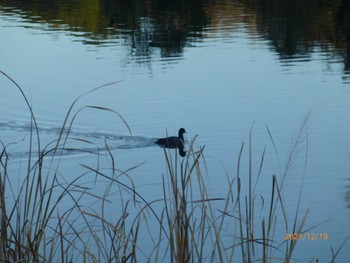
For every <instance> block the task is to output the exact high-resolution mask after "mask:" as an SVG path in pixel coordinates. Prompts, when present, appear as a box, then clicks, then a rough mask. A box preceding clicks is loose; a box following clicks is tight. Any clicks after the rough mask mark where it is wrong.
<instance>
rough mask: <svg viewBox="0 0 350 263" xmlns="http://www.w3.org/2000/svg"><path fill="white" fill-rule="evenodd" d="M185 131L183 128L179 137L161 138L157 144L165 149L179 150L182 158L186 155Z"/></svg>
mask: <svg viewBox="0 0 350 263" xmlns="http://www.w3.org/2000/svg"><path fill="white" fill-rule="evenodd" d="M185 132H186V131H185V129H184V128H181V129H180V130H179V135H178V136H177V137H176V136H170V137H166V138H161V139H158V140H157V141H155V143H156V144H158V145H160V146H162V147H164V148H172V149H179V153H180V155H181V156H182V157H184V156H185V155H186V152H185V151H184V141H185V140H184V135H183V134H184V133H185Z"/></svg>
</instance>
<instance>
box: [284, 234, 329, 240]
mask: <svg viewBox="0 0 350 263" xmlns="http://www.w3.org/2000/svg"><path fill="white" fill-rule="evenodd" d="M328 238H329V236H328V233H300V234H298V233H286V235H285V240H327V239H328Z"/></svg>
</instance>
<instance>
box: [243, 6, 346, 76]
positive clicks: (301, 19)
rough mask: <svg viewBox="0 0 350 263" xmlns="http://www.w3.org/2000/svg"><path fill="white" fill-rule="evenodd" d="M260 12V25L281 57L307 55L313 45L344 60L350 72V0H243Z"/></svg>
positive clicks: (306, 56) (258, 17) (261, 30)
mask: <svg viewBox="0 0 350 263" xmlns="http://www.w3.org/2000/svg"><path fill="white" fill-rule="evenodd" d="M243 3H246V6H247V8H249V9H250V10H251V11H252V12H255V13H256V14H257V19H256V24H257V29H258V31H259V32H260V34H262V35H263V36H264V37H265V38H266V39H268V40H270V41H271V44H272V46H273V47H274V49H275V50H276V51H277V52H278V54H279V55H280V57H281V58H296V57H303V58H308V57H309V56H310V54H311V52H312V51H313V49H314V48H322V49H323V50H324V51H325V52H327V53H329V52H331V53H332V55H331V57H334V56H338V57H339V58H341V59H343V61H344V71H345V73H348V74H349V69H350V66H349V57H350V36H349V35H350V6H349V5H350V4H349V1H348V0H329V1H323V0H308V1H303V0H271V1H270V0H263V1H260V0H256V1H249V2H248V1H243Z"/></svg>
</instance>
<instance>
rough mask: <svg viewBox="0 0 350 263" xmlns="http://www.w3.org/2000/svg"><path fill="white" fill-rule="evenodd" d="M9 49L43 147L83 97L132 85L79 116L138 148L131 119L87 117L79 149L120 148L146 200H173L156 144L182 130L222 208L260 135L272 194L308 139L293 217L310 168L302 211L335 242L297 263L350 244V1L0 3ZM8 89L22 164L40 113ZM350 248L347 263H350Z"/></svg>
mask: <svg viewBox="0 0 350 263" xmlns="http://www.w3.org/2000/svg"><path fill="white" fill-rule="evenodd" d="M0 40H1V41H0V54H1V56H0V70H2V71H4V72H6V73H7V74H9V75H10V76H11V77H12V78H14V79H15V80H16V81H17V82H18V84H20V85H21V87H22V88H23V90H24V92H25V93H26V94H27V96H28V98H29V101H30V104H31V105H32V106H33V110H34V112H35V114H36V117H37V120H38V123H39V127H40V133H41V134H42V144H43V145H45V144H47V143H50V142H51V141H53V140H55V138H57V136H58V134H59V133H60V128H61V125H62V123H63V120H64V118H65V116H66V114H67V112H68V109H69V107H70V105H71V103H72V102H73V101H74V99H75V98H76V97H78V96H80V95H82V94H84V93H85V92H87V91H88V90H91V89H93V88H95V87H98V86H100V85H103V84H106V83H110V82H113V81H119V80H120V81H121V82H118V83H116V84H114V85H108V86H106V87H104V88H101V89H99V90H97V91H95V92H93V93H90V94H87V95H86V96H84V97H83V98H82V99H80V100H79V101H78V102H77V104H76V107H75V110H78V109H81V108H82V107H84V106H86V105H89V106H100V107H105V108H109V109H113V110H114V111H115V112H118V113H119V114H121V115H122V116H123V118H124V119H125V120H126V121H127V123H128V125H129V127H130V129H131V131H132V133H133V136H131V135H130V134H129V130H128V128H127V127H126V126H125V124H124V122H123V121H122V120H121V119H120V118H119V117H118V115H117V114H114V113H113V112H111V111H103V110H92V108H91V107H90V108H84V109H82V110H81V111H80V112H79V114H78V115H77V118H76V119H75V120H74V125H73V126H74V128H73V131H72V137H73V138H75V139H76V140H74V141H73V142H72V143H73V144H72V148H79V147H80V148H81V149H86V150H87V151H92V152H96V149H102V150H104V151H106V148H105V142H106V140H107V141H108V143H109V144H111V150H112V151H113V153H115V155H116V156H117V159H118V162H117V165H119V166H120V167H119V169H121V170H123V169H128V168H130V167H134V166H135V165H138V164H140V163H143V165H142V166H140V167H138V169H136V170H133V172H132V173H131V176H132V178H133V180H134V181H135V183H136V184H137V185H138V186H139V187H140V191H141V193H142V194H143V196H145V198H148V199H149V200H155V199H158V198H162V192H161V189H160V188H159V184H161V175H162V174H163V173H164V171H165V162H164V153H163V151H162V149H160V148H159V147H156V146H153V141H154V140H155V138H159V137H164V136H165V134H167V133H169V134H171V135H172V134H176V133H177V131H178V129H179V128H180V127H185V128H186V130H187V132H188V134H187V140H190V139H191V138H193V137H195V136H196V135H198V138H197V144H198V147H199V146H202V145H205V154H206V156H207V165H208V177H209V179H210V181H211V186H212V193H213V195H214V196H217V195H219V196H220V194H222V189H223V188H224V187H225V186H226V185H227V178H226V176H225V171H226V170H227V172H228V174H229V175H230V176H235V171H236V165H237V163H236V162H237V161H236V160H237V156H238V153H239V150H240V147H241V143H242V142H243V141H244V142H245V145H248V138H249V131H250V128H251V127H252V125H253V123H254V125H253V133H252V138H253V156H254V159H255V160H256V161H255V162H254V164H253V167H255V168H256V169H255V170H258V169H259V163H260V158H261V153H262V152H263V151H264V149H266V155H265V164H264V169H263V176H262V177H261V178H260V179H259V180H260V181H259V186H258V188H257V191H258V192H259V193H261V194H264V193H266V194H269V191H268V190H266V189H269V188H270V185H271V175H272V174H277V175H280V171H281V170H283V169H284V167H286V166H288V158H289V156H290V153H291V152H292V151H293V149H295V148H293V145H294V143H293V142H294V141H295V140H297V145H298V147H297V149H296V150H295V152H294V154H293V155H292V157H293V163H292V165H291V166H290V167H291V168H290V170H289V173H290V174H289V175H288V177H287V179H286V186H285V200H286V207H287V209H288V211H287V214H289V215H294V214H295V207H296V202H297V194H298V193H299V192H298V190H297V189H300V185H301V180H302V175H303V173H304V165H305V159H306V160H307V162H306V163H307V165H306V170H305V174H306V177H305V181H304V186H303V196H302V205H301V210H302V211H306V209H307V208H310V213H309V215H308V221H307V227H311V226H313V225H318V224H320V223H322V222H325V221H326V222H327V223H325V224H323V225H320V226H319V227H318V228H316V230H315V231H319V232H322V233H328V234H329V237H330V238H329V239H328V240H327V241H317V242H314V241H307V240H304V241H302V242H300V243H299V244H298V245H297V247H296V256H295V258H296V260H300V261H301V262H304V261H309V260H311V259H315V258H319V260H320V262H328V261H329V260H330V258H331V254H332V252H331V249H330V247H331V246H332V247H333V248H334V249H337V248H339V247H340V245H341V244H342V242H343V241H344V240H345V238H346V237H347V236H348V235H350V228H349V223H348V222H349V219H350V212H349V207H350V200H349V196H350V194H349V193H350V191H349V187H350V183H349V180H350V176H349V174H350V144H349V142H350V125H349V122H348V121H349V118H350V107H349V105H350V104H349V101H350V85H349V84H350V68H349V55H350V44H349V43H350V4H349V1H345V0H343V1H341V0H339V1H320V0H319V1H312V0H310V1H307V2H305V1H299V0H296V1H287V0H284V1H253V0H251V1H233V0H231V1H225V0H222V1H213V0H211V1H209V0H208V1H87V0H85V1H0ZM0 88H1V94H2V95H1V97H0V112H1V119H0V132H1V133H0V134H1V138H0V140H1V141H2V142H3V143H4V144H7V143H11V142H17V143H16V144H13V145H11V147H9V148H8V149H9V151H12V153H13V154H14V156H22V155H23V154H25V153H26V152H27V151H28V148H27V146H26V139H28V134H29V133H30V118H29V117H30V115H29V112H28V109H27V108H26V106H25V103H24V101H23V98H22V97H21V96H20V95H19V92H18V90H16V89H15V88H14V87H13V85H12V84H11V83H9V81H8V80H6V79H5V78H4V77H1V78H0ZM74 112H75V111H74ZM305 116H308V118H307V122H306V124H305V126H302V123H303V121H304V120H305V118H306V117H305ZM300 127H303V129H302V132H301V134H302V135H301V137H298V132H299V129H300ZM270 136H272V137H273V142H274V144H275V145H273V144H272V142H271V139H270ZM86 141H89V142H92V144H86V143H85V144H84V142H86ZM274 146H276V148H277V149H275V148H274ZM265 147H266V148H265ZM247 151H248V150H247V148H245V151H244V153H245V154H247ZM306 154H307V155H306ZM64 155H65V158H64V159H65V162H64V163H62V168H64V167H67V169H66V170H65V171H63V172H62V173H63V174H66V176H67V177H70V176H73V175H74V171H79V168H72V167H75V164H76V163H80V162H82V161H86V162H89V161H91V160H90V159H89V158H88V157H86V156H85V155H84V154H83V155H81V154H80V153H78V152H75V151H73V152H72V151H69V152H68V151H67V152H65V153H64ZM305 156H307V157H305ZM85 158H86V159H85ZM244 160H245V159H244ZM245 161H246V160H245ZM14 166H15V167H14V169H15V171H16V168H17V167H16V165H14ZM223 167H225V168H223ZM245 167H246V166H245ZM17 169H18V168H17ZM74 169H77V170H74ZM242 169H244V168H242ZM63 170H64V169H63ZM329 218H331V219H330V220H329V221H327V220H328V219H329ZM284 232H285V230H284V229H283V230H281V233H279V234H277V235H279V236H280V237H281V239H282V240H283V238H284V235H285V233H284ZM349 246H350V244H349V243H347V244H346V245H345V247H344V248H343V250H342V252H341V253H340V254H339V256H338V259H339V262H349V258H350V257H349V256H348V253H347V252H348V251H349V248H350V247H349Z"/></svg>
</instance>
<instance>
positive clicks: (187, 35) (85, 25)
mask: <svg viewBox="0 0 350 263" xmlns="http://www.w3.org/2000/svg"><path fill="white" fill-rule="evenodd" d="M282 2H283V4H281V3H280V1H258V0H255V1H243V0H236V1H231V0H224V1H215V0H202V1H124V0H119V1H99V0H94V1H90V0H89V1H88V0H75V1H67V0H61V1H59V0H51V1H43V0H41V1H34V2H33V1H20V2H16V3H14V2H13V1H8V0H0V15H2V16H7V17H8V16H10V17H11V16H20V17H22V18H23V19H24V20H25V21H26V22H29V23H35V24H39V25H42V26H41V28H40V29H41V30H43V31H46V32H49V33H52V32H53V31H65V32H67V33H68V34H72V35H76V36H78V38H79V39H80V40H81V41H82V42H83V43H84V44H88V45H96V46H99V45H100V46H105V45H117V43H118V41H116V40H120V41H122V44H123V45H125V46H127V47H128V48H129V50H130V52H129V56H130V57H132V56H136V57H142V58H143V59H142V60H138V61H137V62H138V63H140V64H143V63H146V65H148V63H149V60H150V59H151V55H152V54H154V53H156V52H157V54H160V56H161V57H181V54H182V53H183V52H184V47H186V46H191V45H192V44H193V43H194V42H200V41H202V40H203V39H205V38H206V37H211V36H212V33H214V34H215V33H218V32H222V33H224V32H234V31H235V30H237V28H239V29H242V28H244V29H245V30H246V31H247V32H248V33H249V34H251V35H252V38H253V39H259V38H260V39H264V40H268V42H269V45H270V46H271V48H273V50H274V51H275V52H277V53H278V54H279V56H280V58H281V59H282V60H284V61H285V60H289V59H295V58H302V60H304V61H308V60H310V59H311V54H312V53H313V52H314V51H315V49H321V50H322V52H325V53H326V54H330V55H329V56H326V58H325V59H324V60H325V61H328V60H329V58H332V59H331V62H334V60H336V61H338V62H341V63H343V65H344V67H343V72H344V75H345V76H344V81H349V74H350V63H349V56H350V44H349V43H350V33H349V32H350V7H349V5H350V4H349V1H346V0H331V1H320V0H310V1H307V2H305V1H286V0H285V1H282ZM35 26H36V27H37V25H35ZM69 32H70V33H69ZM81 32H83V33H81ZM256 34H258V37H257V36H256ZM158 51H159V52H158ZM302 60H300V61H302ZM331 62H329V63H331ZM286 65H288V63H287V64H286Z"/></svg>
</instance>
